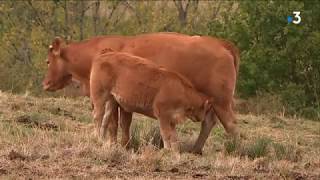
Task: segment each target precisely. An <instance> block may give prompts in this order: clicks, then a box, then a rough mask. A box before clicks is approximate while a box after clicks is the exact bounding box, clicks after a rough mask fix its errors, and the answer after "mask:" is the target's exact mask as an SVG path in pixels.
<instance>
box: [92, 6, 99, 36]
mask: <svg viewBox="0 0 320 180" xmlns="http://www.w3.org/2000/svg"><path fill="white" fill-rule="evenodd" d="M92 18H93V29H94V34H95V35H98V33H99V28H98V26H99V24H100V0H96V1H95V2H94V10H93V16H92Z"/></svg>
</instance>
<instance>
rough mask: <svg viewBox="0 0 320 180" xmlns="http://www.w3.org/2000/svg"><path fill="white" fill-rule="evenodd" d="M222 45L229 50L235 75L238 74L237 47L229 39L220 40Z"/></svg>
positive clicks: (238, 55) (238, 59)
mask: <svg viewBox="0 0 320 180" xmlns="http://www.w3.org/2000/svg"><path fill="white" fill-rule="evenodd" d="M221 41H222V44H223V46H224V47H225V48H226V49H227V50H228V51H230V53H231V55H232V56H233V61H234V68H235V70H236V75H237V76H238V73H239V65H240V51H239V49H238V48H237V47H236V46H235V45H234V44H233V43H232V42H230V41H227V40H221Z"/></svg>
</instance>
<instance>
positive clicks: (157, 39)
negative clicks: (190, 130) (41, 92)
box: [43, 33, 239, 152]
mask: <svg viewBox="0 0 320 180" xmlns="http://www.w3.org/2000/svg"><path fill="white" fill-rule="evenodd" d="M108 47H109V48H112V49H114V50H116V51H121V52H128V53H130V54H133V55H136V56H139V57H144V58H146V59H148V60H150V61H152V62H154V63H156V64H158V65H161V66H163V67H165V68H166V69H168V70H170V71H173V72H177V73H180V74H182V75H183V76H184V77H186V78H187V79H188V80H190V81H191V83H192V84H193V85H194V86H195V88H196V89H197V90H198V91H199V92H202V93H204V94H206V95H207V96H209V97H212V98H213V99H215V103H214V106H215V107H216V110H215V114H216V115H217V116H218V117H219V119H220V121H221V122H222V124H223V126H224V127H225V129H226V131H227V132H230V133H235V132H236V121H235V117H234V113H233V110H232V107H231V104H232V101H233V94H234V90H235V84H236V76H237V71H238V65H239V53H238V50H237V48H236V47H234V45H232V44H231V43H230V42H228V41H225V40H221V39H217V38H212V37H203V36H188V35H183V34H178V33H153V34H143V35H137V36H101V37H95V38H92V39H90V40H86V41H82V42H78V43H70V44H68V45H65V46H64V45H63V42H62V41H61V39H59V38H57V39H55V40H54V42H53V43H52V47H51V48H49V53H48V63H49V65H48V72H47V76H46V78H45V80H44V81H43V87H44V89H45V90H51V91H54V90H57V89H60V88H63V87H64V86H66V85H67V84H68V83H69V81H70V79H71V78H72V75H71V74H73V78H75V79H77V80H79V81H80V82H82V83H83V84H84V86H85V87H87V88H86V89H87V92H88V94H89V80H90V77H89V76H90V70H91V64H92V60H93V59H94V57H95V56H96V55H97V54H99V53H100V52H101V51H102V50H103V49H105V48H108ZM71 72H72V73H71ZM113 110H114V111H113V112H111V114H113V116H112V117H114V119H113V120H112V121H111V122H110V128H109V129H108V130H109V131H110V132H109V134H110V136H111V138H110V140H111V141H113V142H114V141H116V132H117V131H116V130H117V125H118V124H117V117H118V116H117V114H118V112H117V109H113ZM215 114H213V115H212V117H211V118H210V120H205V121H203V122H202V124H201V131H200V134H199V137H198V139H197V141H196V143H195V145H194V149H193V151H194V152H201V149H202V147H203V145H204V142H205V140H206V139H207V137H208V135H209V133H210V132H211V129H212V127H213V126H214V125H215V123H216V122H217V121H216V116H215ZM131 119H132V113H129V112H126V111H124V110H123V109H122V108H120V125H121V127H122V131H123V133H122V134H123V136H122V144H127V142H128V140H129V127H130V124H131Z"/></svg>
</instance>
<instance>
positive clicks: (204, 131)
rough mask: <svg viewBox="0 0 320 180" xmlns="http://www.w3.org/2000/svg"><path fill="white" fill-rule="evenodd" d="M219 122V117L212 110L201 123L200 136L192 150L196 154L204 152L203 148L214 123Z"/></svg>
mask: <svg viewBox="0 0 320 180" xmlns="http://www.w3.org/2000/svg"><path fill="white" fill-rule="evenodd" d="M216 123H217V117H216V115H215V113H214V112H213V111H210V112H209V113H208V114H207V115H206V117H205V119H204V121H202V123H201V130H200V134H199V136H198V139H197V141H196V143H195V144H194V146H193V149H192V152H193V153H195V154H202V148H203V146H204V144H205V142H206V140H207V139H208V136H209V134H210V132H211V130H212V128H213V127H214V125H215V124H216Z"/></svg>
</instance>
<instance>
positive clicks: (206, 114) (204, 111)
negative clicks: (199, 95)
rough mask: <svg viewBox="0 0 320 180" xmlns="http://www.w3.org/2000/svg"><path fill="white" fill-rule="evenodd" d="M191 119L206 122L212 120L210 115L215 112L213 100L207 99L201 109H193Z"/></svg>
mask: <svg viewBox="0 0 320 180" xmlns="http://www.w3.org/2000/svg"><path fill="white" fill-rule="evenodd" d="M191 111H192V112H190V115H189V117H190V118H191V119H192V120H193V121H198V122H201V121H204V120H205V118H211V117H210V115H211V114H210V113H211V112H212V111H213V104H212V100H210V99H207V100H206V101H205V102H204V103H203V104H202V106H201V107H200V108H192V110H191Z"/></svg>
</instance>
